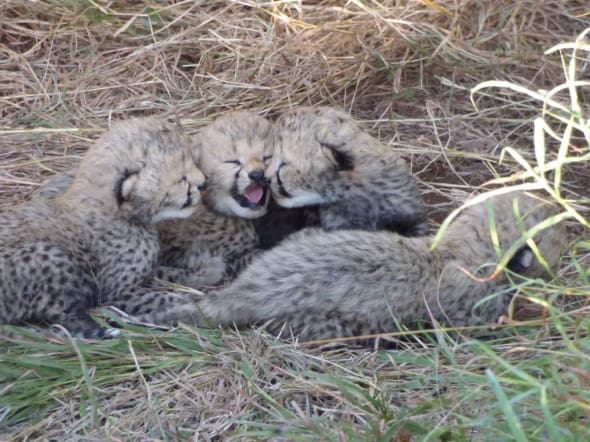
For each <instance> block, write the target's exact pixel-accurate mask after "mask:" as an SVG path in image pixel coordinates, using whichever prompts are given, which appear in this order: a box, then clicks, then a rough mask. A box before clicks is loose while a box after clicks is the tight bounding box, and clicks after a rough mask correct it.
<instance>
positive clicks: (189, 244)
mask: <svg viewBox="0 0 590 442" xmlns="http://www.w3.org/2000/svg"><path fill="white" fill-rule="evenodd" d="M271 141H272V139H271V124H270V122H269V121H268V120H266V119H265V118H263V117H260V116H258V115H256V114H254V113H252V112H249V111H246V110H239V111H231V112H227V113H226V114H224V115H222V116H220V117H218V118H217V119H216V120H215V121H213V122H212V123H211V124H209V125H208V126H206V127H205V128H204V129H203V130H201V131H200V132H199V133H198V134H197V135H196V136H195V137H194V144H195V148H196V149H197V150H199V151H200V153H201V155H200V161H199V167H200V168H201V170H202V171H203V172H204V173H205V175H206V176H207V177H208V187H207V190H206V191H205V192H203V204H202V205H201V206H200V207H199V208H198V209H197V211H196V212H195V214H194V215H193V216H192V217H190V218H188V219H183V220H176V221H170V222H167V223H164V224H162V225H161V226H160V228H159V231H160V236H161V239H162V261H163V262H164V263H167V264H168V265H172V266H178V267H184V268H188V269H191V268H195V266H197V265H198V264H199V263H200V262H201V261H203V260H204V259H207V258H208V257H210V256H212V257H215V258H221V259H223V262H224V263H225V266H226V269H225V276H226V277H233V276H235V275H236V274H237V273H238V272H239V271H240V270H241V269H242V268H243V267H244V265H245V264H247V263H248V262H250V260H251V258H252V255H253V254H254V253H255V250H256V248H257V246H258V235H257V232H256V219H257V218H260V217H263V216H264V215H265V214H266V212H267V208H268V204H269V199H270V191H269V188H268V186H269V184H270V180H269V179H268V178H267V176H266V175H265V168H266V166H267V164H268V161H269V160H270V158H271V154H272V144H271Z"/></svg>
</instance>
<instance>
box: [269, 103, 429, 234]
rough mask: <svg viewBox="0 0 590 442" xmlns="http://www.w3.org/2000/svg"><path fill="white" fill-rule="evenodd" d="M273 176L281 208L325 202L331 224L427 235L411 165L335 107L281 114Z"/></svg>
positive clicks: (323, 211) (322, 207)
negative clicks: (410, 170) (410, 169)
mask: <svg viewBox="0 0 590 442" xmlns="http://www.w3.org/2000/svg"><path fill="white" fill-rule="evenodd" d="M267 174H268V175H269V176H272V184H271V189H272V193H273V196H274V198H275V199H276V201H277V202H278V204H279V205H281V206H283V207H291V208H293V207H306V206H314V205H317V206H319V217H320V223H321V225H322V227H324V228H325V229H328V230H334V229H362V230H393V231H397V232H399V233H402V234H405V235H408V236H420V235H424V234H426V233H427V232H428V226H427V222H426V210H425V206H424V203H423V202H422V198H421V196H420V193H419V191H418V188H417V186H416V183H415V182H414V180H413V178H412V176H411V174H410V173H409V170H408V168H407V166H406V164H405V162H404V161H403V160H402V159H401V158H400V156H399V154H398V153H397V152H396V151H395V150H394V149H393V148H391V147H387V146H384V145H383V144H381V143H380V142H379V141H378V140H376V139H374V138H372V137H371V136H370V135H369V134H368V133H366V132H364V131H363V130H362V129H361V128H360V127H359V126H358V124H357V123H356V122H355V121H354V120H353V119H352V117H351V116H350V115H348V114H347V113H345V112H342V111H340V110H337V109H335V108H331V107H317V108H312V107H300V108H295V109H293V110H291V111H288V112H286V113H285V114H283V115H281V116H280V117H279V119H278V120H277V121H276V123H275V125H274V154H273V159H272V161H271V164H270V166H269V169H268V170H267Z"/></svg>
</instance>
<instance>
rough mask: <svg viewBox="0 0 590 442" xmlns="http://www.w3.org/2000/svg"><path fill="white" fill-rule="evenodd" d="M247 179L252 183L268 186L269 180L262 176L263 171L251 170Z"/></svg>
mask: <svg viewBox="0 0 590 442" xmlns="http://www.w3.org/2000/svg"><path fill="white" fill-rule="evenodd" d="M248 178H250V179H251V180H252V181H254V182H255V183H256V184H261V185H264V186H267V185H269V184H270V180H269V179H268V178H266V177H265V176H264V170H260V169H257V170H253V171H252V172H250V173H249V174H248Z"/></svg>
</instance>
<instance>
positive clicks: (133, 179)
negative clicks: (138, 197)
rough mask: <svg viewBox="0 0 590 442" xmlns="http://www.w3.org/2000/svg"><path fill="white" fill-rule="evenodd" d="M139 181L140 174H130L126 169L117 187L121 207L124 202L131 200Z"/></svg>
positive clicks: (118, 201)
mask: <svg viewBox="0 0 590 442" xmlns="http://www.w3.org/2000/svg"><path fill="white" fill-rule="evenodd" d="M138 181H139V174H138V172H130V171H129V170H127V169H125V171H124V172H123V174H122V175H121V177H120V178H119V180H118V181H117V184H116V185H115V195H116V197H117V203H118V204H119V205H121V204H122V203H123V202H125V201H127V200H128V199H129V196H130V195H131V194H132V193H133V191H134V190H135V188H136V187H137V182H138Z"/></svg>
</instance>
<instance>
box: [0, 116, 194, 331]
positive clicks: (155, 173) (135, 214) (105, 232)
mask: <svg viewBox="0 0 590 442" xmlns="http://www.w3.org/2000/svg"><path fill="white" fill-rule="evenodd" d="M204 184H205V177H204V175H203V174H202V173H201V171H200V170H199V169H197V167H196V166H195V161H194V158H193V152H192V151H191V149H190V147H189V144H188V143H187V140H186V139H185V137H184V135H183V133H182V131H181V130H180V129H179V128H177V127H175V126H172V125H169V124H167V123H165V122H163V121H160V120H155V119H135V120H130V121H128V122H123V123H118V124H116V125H115V126H113V128H112V129H111V130H110V131H108V132H107V133H106V134H104V135H103V136H102V137H101V138H100V139H99V140H98V141H97V142H96V143H95V144H94V145H93V146H92V147H91V148H90V150H89V151H88V152H87V153H86V155H85V156H84V158H83V160H82V162H81V163H80V166H79V169H78V171H77V173H76V175H75V178H74V181H73V183H72V184H71V186H69V189H68V190H67V191H66V192H65V194H64V195H63V196H57V197H55V198H50V199H42V198H37V199H35V200H32V201H30V202H27V203H23V204H21V205H19V206H16V207H14V208H12V209H11V210H8V211H5V212H3V213H1V214H0V323H10V324H17V323H21V322H41V323H60V324H62V325H63V326H65V327H67V328H68V329H70V331H72V332H74V333H79V334H82V335H85V336H101V335H102V334H103V333H104V330H102V329H100V328H99V327H98V326H97V325H96V324H95V323H94V322H93V321H92V320H91V319H90V317H89V316H88V313H87V310H88V309H89V308H91V307H94V306H97V305H103V304H106V305H115V306H117V307H119V308H121V309H122V310H124V311H126V312H128V313H132V314H149V313H150V312H151V310H152V309H154V308H156V307H157V308H158V309H159V311H160V312H164V311H166V309H168V308H173V309H175V308H176V307H175V306H173V305H172V306H171V305H168V304H167V302H166V300H165V299H160V298H157V297H153V296H150V295H145V296H144V295H143V294H141V293H139V292H138V291H137V290H136V288H137V287H138V286H140V285H141V284H143V283H144V282H145V281H146V280H148V279H149V278H151V277H152V275H153V271H154V269H155V267H156V265H157V258H158V253H159V243H158V237H157V232H156V229H155V223H156V222H158V221H160V220H163V219H173V218H180V217H187V216H189V215H190V214H191V213H192V212H193V211H194V208H195V207H196V206H197V204H198V203H199V201H200V195H199V190H198V188H202V187H204Z"/></svg>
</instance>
